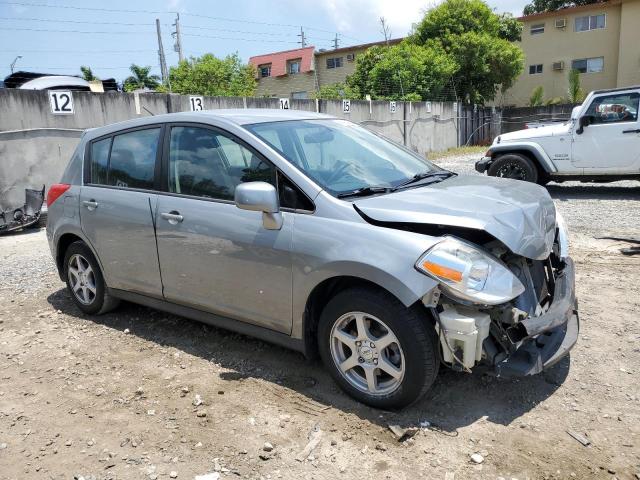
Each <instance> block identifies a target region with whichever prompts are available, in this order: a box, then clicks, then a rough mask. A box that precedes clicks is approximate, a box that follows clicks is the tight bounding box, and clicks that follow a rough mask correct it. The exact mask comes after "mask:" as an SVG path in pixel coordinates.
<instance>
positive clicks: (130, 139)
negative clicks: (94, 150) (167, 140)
mask: <svg viewBox="0 0 640 480" xmlns="http://www.w3.org/2000/svg"><path fill="white" fill-rule="evenodd" d="M159 138H160V129H159V128H154V129H151V130H137V131H135V132H129V133H123V134H122V135H116V136H115V137H113V146H112V147H111V157H110V159H109V178H108V183H107V184H108V185H113V186H115V187H126V188H143V189H148V190H150V189H153V178H154V171H155V166H156V154H157V152H158V139H159Z"/></svg>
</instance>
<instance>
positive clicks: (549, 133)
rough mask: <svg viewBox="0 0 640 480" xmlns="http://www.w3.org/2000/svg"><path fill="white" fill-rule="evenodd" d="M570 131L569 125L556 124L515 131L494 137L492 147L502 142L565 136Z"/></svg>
mask: <svg viewBox="0 0 640 480" xmlns="http://www.w3.org/2000/svg"><path fill="white" fill-rule="evenodd" d="M570 131H571V125H570V123H557V124H554V125H546V126H544V127H538V128H527V129H524V130H516V131H515V132H509V133H503V134H501V135H499V136H498V137H496V139H495V141H494V145H495V144H497V143H498V138H499V139H500V143H502V142H514V141H517V140H530V139H532V138H542V137H553V136H557V135H567V134H569V133H570Z"/></svg>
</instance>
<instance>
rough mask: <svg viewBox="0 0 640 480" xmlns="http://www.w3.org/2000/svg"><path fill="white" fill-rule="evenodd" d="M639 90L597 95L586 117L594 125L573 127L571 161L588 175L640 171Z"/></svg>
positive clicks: (577, 124) (587, 110)
mask: <svg viewBox="0 0 640 480" xmlns="http://www.w3.org/2000/svg"><path fill="white" fill-rule="evenodd" d="M639 102H640V93H638V92H637V91H635V92H616V93H609V94H602V95H596V96H594V97H593V99H592V101H591V103H590V105H589V106H588V107H587V109H586V111H585V113H584V114H583V116H585V115H588V116H590V117H591V124H590V125H589V126H587V127H584V128H583V131H582V133H581V134H579V133H577V132H576V130H578V129H579V121H578V122H576V125H575V127H574V137H573V145H572V152H571V153H572V160H571V161H572V163H573V164H574V165H575V166H576V167H579V168H584V174H585V175H593V174H599V173H602V174H630V173H638V171H640V123H639V122H638V106H639V105H638V104H639Z"/></svg>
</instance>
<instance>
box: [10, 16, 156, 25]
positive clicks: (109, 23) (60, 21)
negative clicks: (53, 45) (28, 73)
mask: <svg viewBox="0 0 640 480" xmlns="http://www.w3.org/2000/svg"><path fill="white" fill-rule="evenodd" d="M0 20H18V21H30V22H51V23H74V24H78V23H80V24H88V25H120V26H128V27H140V26H150V25H153V24H152V23H124V22H97V21H95V20H91V21H86V20H58V19H49V18H31V17H0Z"/></svg>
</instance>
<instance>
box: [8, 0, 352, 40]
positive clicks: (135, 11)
mask: <svg viewBox="0 0 640 480" xmlns="http://www.w3.org/2000/svg"><path fill="white" fill-rule="evenodd" d="M0 4H4V5H14V6H23V7H43V8H61V9H71V10H85V11H93V12H112V13H148V14H153V15H156V14H171V13H173V12H168V11H158V10H125V9H115V8H99V7H78V6H75V5H49V4H46V3H30V2H29V3H28V2H6V1H0ZM183 15H186V16H190V17H194V18H208V19H210V20H218V21H222V22H235V23H251V24H254V25H267V26H270V27H290V28H298V27H299V25H293V24H287V23H273V22H261V21H258V20H248V19H239V18H228V17H217V16H211V15H202V14H196V13H183ZM304 28H305V29H307V30H315V31H317V32H324V33H331V34H333V33H334V32H332V31H331V30H325V29H322V28H316V27H309V26H304ZM342 36H343V37H345V38H351V39H352V40H356V41H358V42H362V40H360V39H358V38H355V37H352V36H349V35H345V34H342Z"/></svg>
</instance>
